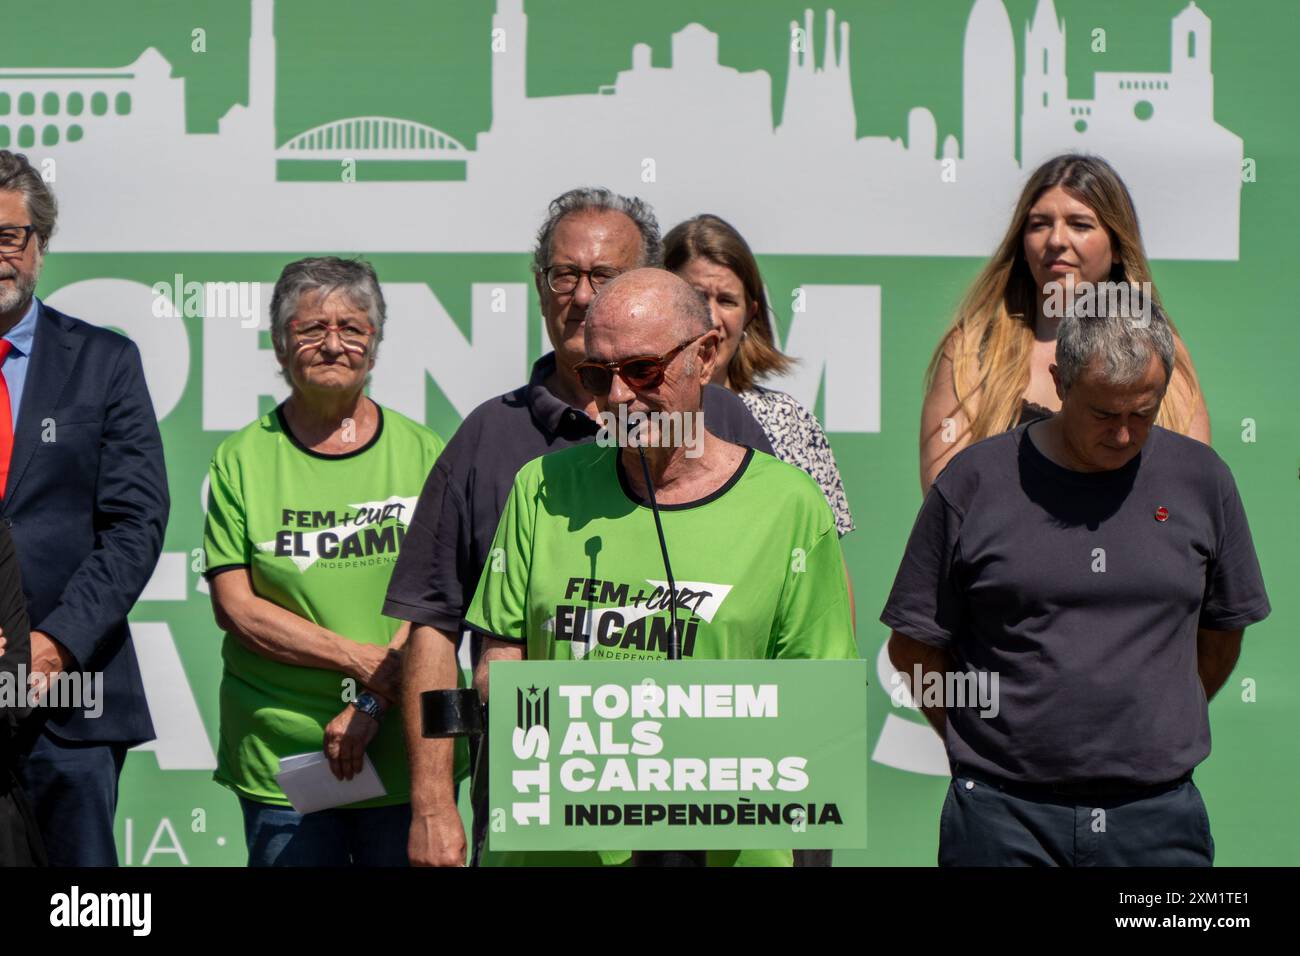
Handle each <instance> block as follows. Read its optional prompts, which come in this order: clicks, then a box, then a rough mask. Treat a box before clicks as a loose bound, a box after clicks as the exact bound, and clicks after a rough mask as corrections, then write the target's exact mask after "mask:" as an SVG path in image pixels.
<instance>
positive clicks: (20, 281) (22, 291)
mask: <svg viewBox="0 0 1300 956" xmlns="http://www.w3.org/2000/svg"><path fill="white" fill-rule="evenodd" d="M40 275H41V260H40V259H39V258H38V259H37V260H36V262H35V263H33V264H32V271H31V272H24V271H22V270H21V269H17V268H15V267H13V266H10V265H8V264H6V263H0V279H4V278H6V277H13V278H14V279H15V281H14V282H13V283H12V284H9V283H6V284H4V285H0V312H12V311H14V310H15V309H17V308H18V307H19V306H21V305H23V304H24V303H27V302H30V301H31V298H32V293H33V292H35V291H36V280H37V279H38V278H40Z"/></svg>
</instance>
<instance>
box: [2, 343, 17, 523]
mask: <svg viewBox="0 0 1300 956" xmlns="http://www.w3.org/2000/svg"><path fill="white" fill-rule="evenodd" d="M13 347H14V344H13V343H12V342H10V341H9V340H8V339H0V498H3V497H4V493H5V485H7V484H8V483H9V459H10V458H12V457H13V454H14V419H13V412H12V410H11V409H10V407H9V383H8V382H6V381H5V373H4V361H5V359H7V358H8V357H9V350H10V349H11V348H13Z"/></svg>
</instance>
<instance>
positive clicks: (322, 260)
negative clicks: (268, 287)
mask: <svg viewBox="0 0 1300 956" xmlns="http://www.w3.org/2000/svg"><path fill="white" fill-rule="evenodd" d="M313 292H318V293H320V294H321V295H322V296H323V297H325V296H329V295H330V294H331V293H333V292H342V293H343V294H344V295H345V296H347V298H348V301H350V302H351V303H352V304H353V305H355V306H356V307H357V308H359V309H365V310H366V312H367V313H368V314H369V316H370V324H371V325H373V326H374V327H375V341H374V348H373V349H372V350H371V354H372V355H373V354H374V352H375V351H376V350H378V348H379V343H380V341H381V340H382V339H383V337H384V318H385V317H386V315H387V306H386V305H385V304H384V293H383V290H382V289H380V287H379V277H378V276H377V275H375V268H374V266H372V265H371V264H370V263H369V262H367V261H366V260H364V259H339V258H337V257H336V256H318V257H316V258H312V259H299V260H298V261H296V262H291V263H289V264H288V265H287V266H285V267H284V270H283V271H282V272H281V273H280V278H279V279H277V280H276V282H275V291H274V292H272V293H271V342H272V344H274V345H275V350H276V351H277V352H279V353H280V354H281V355H285V354H287V353H288V351H289V340H288V335H287V328H288V325H289V322H290V320H292V319H293V317H294V315H296V314H297V312H298V304H299V302H301V301H302V297H303V296H304V295H307V294H309V293H313Z"/></svg>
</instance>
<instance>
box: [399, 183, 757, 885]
mask: <svg viewBox="0 0 1300 956" xmlns="http://www.w3.org/2000/svg"><path fill="white" fill-rule="evenodd" d="M661 257H662V244H661V242H660V238H659V224H658V223H657V222H656V220H655V217H654V213H653V212H652V211H651V209H650V207H649V206H648V205H647V204H646V203H645V202H643V201H641V200H640V199H636V198H630V197H626V196H620V195H617V194H615V193H612V192H610V191H609V190H607V189H593V188H582V189H573V190H570V191H569V192H566V193H564V194H563V195H561V196H559V197H557V198H556V199H554V200H553V201H552V202H551V204H550V208H549V212H548V215H547V217H546V221H545V222H544V223H543V224H542V227H541V229H540V230H539V231H538V234H537V246H536V249H535V251H534V253H533V272H534V283H535V284H536V287H537V294H538V297H539V299H540V300H541V308H542V315H543V317H544V318H545V320H546V331H547V335H548V336H549V338H550V340H551V346H552V348H553V349H554V351H553V352H548V353H547V354H546V355H543V356H542V357H541V358H540V359H538V360H537V362H536V364H534V365H533V371H532V376H531V377H530V379H529V382H528V384H527V385H523V386H521V387H519V388H517V389H515V390H514V391H511V392H508V393H506V394H505V395H501V396H499V397H497V398H493V399H490V400H489V401H487V402H484V403H483V404H482V405H480V406H479V407H478V408H476V409H475V410H474V411H473V412H471V413H470V414H469V416H468V417H467V418H466V419H465V421H464V422H463V423H462V424H461V426H460V429H459V430H458V431H457V432H456V434H455V436H454V437H453V438H452V439H451V441H450V442H449V443H448V445H447V447H446V449H445V450H444V451H443V453H442V455H441V456H439V458H438V461H437V464H436V465H435V466H434V469H433V471H432V472H431V473H430V475H429V479H428V481H427V482H426V483H425V486H424V490H423V492H422V493H421V495H420V500H419V503H418V504H417V505H416V509H415V514H414V515H413V517H412V520H411V524H410V528H409V530H408V532H407V536H406V539H405V542H404V543H403V547H402V554H401V556H400V557H399V559H398V562H397V566H396V567H395V568H394V569H393V576H392V580H391V583H390V584H389V588H388V600H387V602H386V603H385V604H384V613H385V614H388V615H391V616H392V617H396V618H399V619H400V620H404V621H410V622H411V623H412V629H411V637H410V640H409V642H408V644H407V652H406V653H407V657H406V661H405V663H404V667H403V678H404V689H403V694H402V697H403V708H404V711H405V716H406V727H407V751H408V754H409V756H410V764H411V811H412V822H411V839H410V845H409V847H408V852H409V856H410V860H411V863H412V864H414V865H426V866H430V865H432V866H459V865H461V864H463V863H464V860H465V834H464V831H463V829H462V827H461V822H460V817H459V815H458V813H457V810H456V794H455V791H454V787H453V783H452V779H451V768H450V767H448V766H446V765H445V761H440V760H439V759H438V756H437V755H438V753H440V752H441V751H439V750H438V748H437V747H436V746H432V745H433V744H434V743H435V742H434V741H429V740H425V739H424V738H423V737H422V736H420V729H419V728H420V716H419V714H420V704H419V699H420V693H421V692H422V691H426V690H434V689H437V688H440V687H441V688H446V687H454V686H455V675H456V661H455V653H456V646H457V643H458V641H459V640H460V635H461V633H462V631H463V630H464V616H465V611H466V610H467V609H468V607H469V603H470V599H471V598H472V597H473V596H474V589H475V587H476V586H477V585H478V581H479V577H480V576H481V574H482V572H483V567H484V565H485V564H486V563H487V559H488V553H489V550H490V548H491V545H492V537H493V535H494V534H495V533H496V529H497V523H498V520H499V519H500V517H501V510H502V508H503V507H504V506H505V502H506V499H507V497H508V496H509V494H510V488H511V485H512V484H513V482H514V479H515V475H516V474H517V473H518V471H519V469H520V468H521V467H522V466H523V465H524V464H526V463H527V462H529V461H531V460H532V459H534V458H536V457H538V456H539V455H544V454H547V453H549V452H553V451H558V450H560V449H562V448H568V447H571V446H573V445H580V444H586V443H588V442H591V441H593V440H594V439H595V437H596V434H597V431H598V430H599V426H598V425H597V421H596V419H597V416H598V415H599V410H598V408H597V406H596V400H595V397H594V396H593V395H591V394H590V393H589V392H588V391H587V390H586V389H585V388H584V387H583V385H582V383H581V382H580V381H579V379H578V375H577V372H576V371H575V366H577V364H578V363H579V362H582V361H583V360H584V359H585V357H586V354H585V345H584V342H583V332H584V329H585V324H586V318H587V308H588V307H589V306H590V305H591V301H592V298H593V297H594V295H595V292H596V290H597V289H599V288H600V287H601V285H603V284H604V283H606V282H608V281H609V280H610V279H612V278H613V277H614V276H617V275H619V274H621V273H623V272H627V271H629V270H631V269H634V268H637V267H640V266H654V265H659V262H660V259H661ZM704 417H705V421H706V422H707V427H708V428H709V430H710V431H711V432H713V433H714V434H715V435H718V436H719V437H721V438H723V439H725V440H727V441H731V442H734V443H736V444H742V445H747V446H751V447H754V448H757V449H759V450H760V451H765V452H769V453H770V452H771V446H770V445H769V443H768V441H767V438H766V437H765V436H764V434H763V430H762V429H761V428H760V427H759V425H758V423H757V422H756V421H755V420H754V418H753V416H752V415H750V413H749V410H748V409H747V408H746V407H745V405H744V403H743V402H741V401H740V399H738V398H737V397H736V396H735V395H734V394H732V393H731V392H728V391H727V390H726V389H723V388H718V387H715V386H709V387H708V388H707V389H706V390H705V398H704ZM473 656H474V659H475V660H477V647H475V648H474V649H473ZM444 750H445V748H444ZM478 772H483V773H485V772H486V768H480V769H479V770H478ZM483 817H484V814H483V812H482V810H481V809H480V808H476V813H475V828H474V829H475V856H476V857H477V855H478V853H479V852H480V851H481V848H482V840H483V835H484V823H485V821H484V819H483Z"/></svg>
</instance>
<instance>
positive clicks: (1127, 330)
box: [1056, 302, 1174, 394]
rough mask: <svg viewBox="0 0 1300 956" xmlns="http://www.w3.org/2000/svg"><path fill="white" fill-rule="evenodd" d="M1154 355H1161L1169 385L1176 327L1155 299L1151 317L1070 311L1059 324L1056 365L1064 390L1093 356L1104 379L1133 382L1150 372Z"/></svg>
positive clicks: (1092, 360)
mask: <svg viewBox="0 0 1300 956" xmlns="http://www.w3.org/2000/svg"><path fill="white" fill-rule="evenodd" d="M1152 355H1157V356H1159V357H1160V362H1161V364H1162V365H1164V367H1165V386H1166V387H1168V385H1169V379H1170V378H1171V377H1172V375H1173V371H1174V333H1173V330H1172V329H1170V328H1169V321H1168V319H1167V318H1166V317H1165V314H1164V312H1163V311H1161V309H1160V307H1159V306H1157V305H1156V304H1155V303H1154V302H1153V303H1151V307H1150V315H1149V316H1148V317H1144V318H1131V317H1128V316H1125V315H1104V316H1097V317H1094V318H1079V317H1077V316H1074V315H1067V316H1065V317H1064V318H1063V319H1061V324H1060V325H1059V326H1058V327H1057V330H1056V369H1057V375H1058V376H1059V377H1060V381H1061V392H1062V394H1064V393H1065V392H1068V391H1069V390H1070V387H1071V386H1072V385H1073V384H1074V383H1075V381H1077V380H1078V378H1079V376H1080V375H1081V374H1082V373H1083V371H1084V370H1085V369H1087V368H1088V367H1089V366H1091V365H1092V363H1093V362H1094V361H1096V362H1098V363H1099V364H1100V369H1099V371H1100V374H1101V379H1102V381H1104V382H1107V383H1108V384H1111V385H1132V384H1133V383H1134V382H1137V381H1140V380H1141V378H1142V376H1143V375H1145V374H1146V371H1147V367H1148V366H1149V365H1150V364H1151V356H1152Z"/></svg>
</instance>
